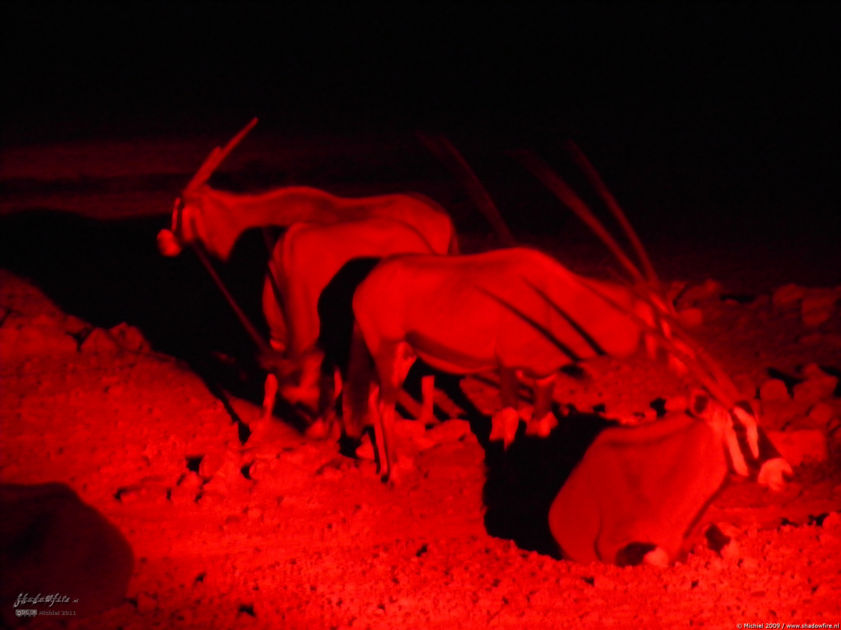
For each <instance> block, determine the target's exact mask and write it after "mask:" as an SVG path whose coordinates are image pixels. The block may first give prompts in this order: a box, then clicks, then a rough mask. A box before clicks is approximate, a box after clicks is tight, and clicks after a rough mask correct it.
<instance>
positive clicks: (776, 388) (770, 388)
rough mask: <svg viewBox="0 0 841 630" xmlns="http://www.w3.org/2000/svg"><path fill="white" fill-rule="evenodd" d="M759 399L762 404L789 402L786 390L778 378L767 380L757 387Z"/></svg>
mask: <svg viewBox="0 0 841 630" xmlns="http://www.w3.org/2000/svg"><path fill="white" fill-rule="evenodd" d="M759 399H760V400H761V401H762V402H771V401H775V402H776V401H784V400H789V399H790V396H789V395H788V388H787V387H786V384H785V383H784V382H783V381H782V380H781V379H779V378H769V379H768V380H767V381H765V382H764V383H762V385H761V386H760V387H759Z"/></svg>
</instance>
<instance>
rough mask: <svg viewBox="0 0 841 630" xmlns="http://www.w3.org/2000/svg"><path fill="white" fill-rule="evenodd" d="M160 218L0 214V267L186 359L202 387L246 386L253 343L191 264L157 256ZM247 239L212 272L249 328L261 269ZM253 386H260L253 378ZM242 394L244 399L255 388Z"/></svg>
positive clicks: (186, 257)
mask: <svg viewBox="0 0 841 630" xmlns="http://www.w3.org/2000/svg"><path fill="white" fill-rule="evenodd" d="M165 223H166V218H164V217H150V218H137V219H129V220H121V221H97V220H93V219H88V218H84V217H81V216H78V215H75V214H70V213H67V212H58V211H50V210H28V211H26V212H21V213H17V214H10V215H6V216H3V217H0V267H3V268H5V269H8V270H10V271H12V272H14V273H16V274H18V275H20V276H23V277H25V278H27V279H29V280H30V281H32V282H33V283H34V284H35V285H37V286H38V287H39V288H40V289H41V290H43V291H44V292H45V293H46V294H47V296H48V297H49V298H50V299H51V300H53V301H54V302H55V303H56V304H57V306H58V307H59V308H60V309H61V310H62V311H64V312H66V313H69V314H72V315H75V316H77V317H80V318H82V319H84V320H86V321H88V322H90V323H91V324H93V325H95V326H99V327H103V328H110V327H112V326H115V325H117V324H119V323H121V322H126V323H128V324H130V325H132V326H135V327H137V328H138V329H140V331H141V332H142V333H143V335H144V337H145V338H146V339H147V340H148V341H149V343H150V344H151V346H152V348H153V349H154V350H157V351H160V352H165V353H167V354H170V355H172V356H175V357H178V358H180V359H183V360H185V361H187V362H188V363H189V364H190V366H191V367H192V368H193V369H195V371H196V372H197V373H198V374H199V375H200V376H202V378H204V379H205V380H206V381H208V380H209V381H210V382H211V383H222V384H224V386H225V387H226V388H229V389H231V390H232V391H237V389H242V387H243V385H245V384H247V383H249V382H250V381H253V379H251V378H244V376H245V374H243V371H245V372H250V371H252V370H255V369H256V362H255V360H254V358H255V352H254V345H253V343H252V342H251V340H250V339H249V338H248V336H247V335H246V333H245V332H244V330H243V328H242V326H241V325H240V324H239V322H238V321H237V319H236V318H235V316H234V315H233V312H232V310H231V308H230V307H229V306H228V304H227V303H226V302H225V301H224V299H223V298H222V296H221V294H220V293H219V291H218V290H217V288H216V287H215V286H214V284H213V283H212V281H211V279H210V277H209V276H208V274H207V272H206V271H205V270H204V269H203V268H202V267H201V265H200V263H199V261H198V260H197V258H196V257H195V256H194V255H193V254H192V253H191V252H189V251H186V252H184V253H183V254H182V255H181V256H179V257H177V258H164V257H163V256H161V255H160V254H159V253H158V250H157V246H156V235H157V232H158V230H159V229H160V228H161V227H164V225H165ZM266 256H267V254H266V252H265V247H264V246H263V245H262V243H261V242H260V239H259V235H257V234H253V235H252V234H246V235H245V236H244V237H243V239H242V242H241V243H240V244H238V245H237V247H236V249H235V250H234V252H233V254H232V257H231V260H230V261H229V262H228V263H226V264H225V265H217V268H218V270H219V274H220V275H221V276H222V278H223V280H224V281H225V282H226V284H227V285H228V287H229V288H230V290H231V292H232V293H233V294H234V295H235V297H236V299H237V300H238V301H239V302H240V304H241V306H242V307H243V309H244V310H245V311H246V313H247V314H248V316H249V317H250V318H251V319H252V321H253V322H254V323H255V325H256V326H257V327H258V329H260V330H262V329H263V328H264V324H263V320H262V315H261V310H260V295H261V284H262V281H263V273H264V270H265V264H266ZM258 382H259V383H260V384H261V381H258ZM251 394H252V395H251V396H248V397H249V398H251V397H254V396H255V395H259V394H256V393H255V392H252V393H251Z"/></svg>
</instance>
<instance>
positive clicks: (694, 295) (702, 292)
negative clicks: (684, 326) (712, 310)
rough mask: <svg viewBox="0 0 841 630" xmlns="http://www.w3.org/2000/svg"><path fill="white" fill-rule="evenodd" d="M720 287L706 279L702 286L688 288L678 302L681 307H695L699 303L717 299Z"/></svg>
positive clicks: (713, 281)
mask: <svg viewBox="0 0 841 630" xmlns="http://www.w3.org/2000/svg"><path fill="white" fill-rule="evenodd" d="M721 291H722V286H721V283H720V282H717V281H716V280H713V279H712V278H707V279H706V280H705V281H704V282H703V283H702V284H698V285H695V286H693V287H690V288H688V289H687V290H686V291H684V292H683V293H681V295H680V298H679V300H678V301H679V302H680V304H681V306H687V307H690V306H695V305H696V304H698V303H699V302H704V301H707V300H711V299H713V298H716V297H718V296H719V295H720V294H721Z"/></svg>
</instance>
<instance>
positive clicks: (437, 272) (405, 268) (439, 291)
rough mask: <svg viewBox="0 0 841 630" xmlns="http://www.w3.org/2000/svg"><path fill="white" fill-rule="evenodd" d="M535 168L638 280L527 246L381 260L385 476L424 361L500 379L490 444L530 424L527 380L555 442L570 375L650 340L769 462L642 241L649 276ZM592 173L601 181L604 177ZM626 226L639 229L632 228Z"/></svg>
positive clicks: (372, 297)
mask: <svg viewBox="0 0 841 630" xmlns="http://www.w3.org/2000/svg"><path fill="white" fill-rule="evenodd" d="M526 161H527V162H529V161H528V160H526ZM530 165H531V166H532V167H533V170H535V172H536V173H537V174H538V175H539V176H541V178H542V179H543V180H544V183H547V184H548V185H549V186H550V188H551V189H552V190H553V191H554V192H556V193H557V194H559V196H560V197H561V198H562V199H563V200H564V201H565V202H566V203H567V204H568V205H570V206H572V207H573V208H574V209H575V210H576V211H577V212H579V214H581V215H582V216H583V217H584V218H585V219H586V220H587V221H588V222H590V224H591V226H592V227H593V228H594V230H595V231H596V232H597V234H599V235H600V236H601V237H602V238H603V240H605V242H606V243H607V244H608V246H610V247H611V249H612V251H613V252H614V254H616V256H617V258H619V260H620V261H621V262H622V264H623V266H625V267H626V269H628V271H629V272H630V273H631V275H632V278H633V279H634V282H633V283H618V282H606V281H602V280H595V279H591V278H585V277H582V276H579V275H577V274H574V273H573V272H571V271H570V270H568V269H567V268H566V267H564V266H563V265H562V264H560V263H559V262H558V261H557V260H555V259H554V258H552V257H550V256H548V255H545V254H543V253H541V252H538V251H536V250H533V249H528V248H512V249H505V250H499V251H496V252H488V253H484V254H476V255H471V256H453V257H434V256H423V255H404V256H397V257H394V258H391V259H388V260H384V261H383V262H381V263H380V264H379V265H378V266H377V267H376V268H375V269H374V270H373V271H372V272H371V274H370V275H369V276H368V277H367V278H366V279H365V280H364V281H363V282H362V283H361V284H360V286H359V288H358V289H357V292H356V294H355V296H354V299H353V311H354V317H355V319H356V340H355V342H354V347H355V348H360V347H363V346H364V347H366V348H367V350H368V352H370V355H371V356H372V357H373V367H374V371H375V373H376V381H377V382H378V387H379V394H378V396H377V413H375V414H373V416H374V418H375V433H376V438H377V439H376V442H377V452H378V456H379V461H380V472H381V475H382V476H383V478H384V479H386V478H388V477H389V475H390V474H391V473H392V472H393V464H394V462H395V450H394V449H395V444H394V438H393V425H394V416H395V410H394V402H395V396H396V392H397V391H398V389H399V387H400V385H401V383H402V379H403V378H404V377H405V375H406V372H407V371H408V367H409V366H410V365H411V363H412V362H413V361H414V360H415V358H416V357H418V356H419V357H421V358H423V359H424V361H426V362H427V363H429V364H430V365H432V366H433V367H436V368H438V369H441V370H443V371H446V372H450V373H455V374H469V373H475V372H480V371H485V370H498V371H499V372H500V381H501V383H502V387H501V392H500V393H501V403H502V404H501V408H500V410H499V411H498V412H496V413H495V414H494V416H493V419H492V429H491V438H492V439H493V438H501V439H503V440H504V442H505V443H506V444H507V443H508V442H509V441H510V440H511V439H513V437H514V434H515V433H516V429H517V425H518V422H519V420H518V416H517V411H516V399H515V395H514V392H515V385H516V374H517V372H520V373H522V374H524V375H525V376H527V377H530V378H534V379H536V380H537V382H538V385H539V387H538V391H537V392H536V395H535V409H534V414H533V417H532V421H531V424H532V425H533V427H534V430H535V431H536V432H538V433H542V434H546V433H547V432H548V431H550V430H551V428H552V424H553V422H554V421H555V420H554V417H553V416H552V415H551V411H550V409H549V403H550V402H551V383H552V379H553V378H554V375H555V374H556V373H557V371H558V370H559V368H561V367H563V366H565V365H568V364H571V363H574V362H577V361H580V360H583V359H587V358H589V357H593V356H595V355H598V354H609V355H612V356H616V357H625V356H628V355H630V354H632V353H633V352H634V351H635V350H636V349H637V348H638V347H639V346H640V345H641V343H642V344H644V345H645V346H646V348H647V349H648V350H649V353H650V354H655V353H657V352H658V350H662V351H663V352H664V353H665V354H666V356H667V357H668V359H669V362H670V364H671V365H672V366H673V367H675V368H676V369H679V370H681V371H684V372H685V371H687V370H688V371H689V372H691V374H692V375H693V376H694V377H695V378H696V379H698V380H700V381H701V383H702V384H703V385H704V386H705V387H706V388H707V390H708V391H709V392H710V393H711V394H712V395H713V397H714V398H715V399H716V400H717V401H718V402H720V403H721V404H722V405H724V406H725V407H726V408H727V409H730V410H731V412H732V413H733V415H734V417H735V418H736V419H737V420H738V421H739V422H741V423H742V424H743V425H744V427H745V429H746V431H747V440H748V443H749V446H750V450H751V453H752V456H753V457H758V456H759V446H758V441H759V438H758V431H757V423H756V418H755V414H754V413H752V412H751V411H749V410H751V408H750V407H749V406H747V405H737V404H736V403H737V401H738V400H739V392H738V390H737V389H736V387H735V386H734V385H733V383H732V381H730V379H729V378H727V376H726V375H725V374H724V373H723V372H722V371H721V370H720V369H719V368H718V366H717V365H716V364H715V362H714V361H712V359H711V358H709V356H708V355H707V354H706V353H704V352H703V350H702V349H701V348H700V347H699V346H698V345H697V344H696V343H695V342H694V341H693V340H691V339H690V338H689V337H688V336H687V335H686V334H685V333H683V332H682V331H681V330H680V327H679V325H678V323H677V321H676V319H675V318H674V317H672V315H673V309H672V308H671V307H670V305H669V303H668V301H667V300H666V299H665V297H664V296H663V295H662V294H661V292H660V290H659V282H658V280H657V278H656V276H654V274H653V269H652V268H651V265H650V263H648V258H647V256H646V255H645V253H644V250H643V249H642V246H641V245H639V241H638V240H637V239H636V238H632V239H631V240H632V241H633V242H634V243H635V244H636V247H637V249H638V253H639V254H640V257H641V258H642V260H643V261H644V263H643V264H644V268H645V269H646V271H647V274H646V275H644V274H643V273H642V272H641V271H640V270H639V269H638V268H637V267H636V266H635V265H634V264H633V263H632V262H631V260H630V259H629V258H628V257H627V256H626V255H625V254H624V252H622V251H621V248H619V247H618V245H616V243H615V242H614V241H613V240H612V239H610V238H609V236H608V235H607V233H606V231H605V230H604V228H603V227H602V226H601V224H600V223H598V221H597V220H596V219H595V216H593V215H592V213H591V212H590V211H589V209H587V207H586V206H585V205H584V204H583V203H582V202H581V201H580V200H579V199H578V198H577V197H576V196H574V193H572V192H571V191H570V190H569V188H568V187H566V186H565V184H563V182H562V181H561V180H560V178H557V176H554V174H552V175H553V176H552V177H549V171H548V169H546V168H545V167H544V166H543V165H542V164H540V163H537V162H535V161H534V160H531V161H530ZM587 166H589V163H587ZM585 170H587V169H585ZM587 173H588V175H590V176H591V180H593V181H594V182H596V183H598V184H600V183H601V182H600V181H597V176H595V171H593V170H589V171H587ZM599 188H600V192H602V194H603V196H604V197H605V198H606V200H607V201H608V205H609V206H610V207H611V209H612V210H614V212H617V213H621V210H619V208H618V205H616V203H615V200H613V198H612V197H608V196H607V195H605V194H604V193H605V191H606V189H605V188H604V187H603V185H602V186H600V187H599ZM623 218H624V215H623ZM623 225H625V226H626V230H628V231H629V233H630V232H632V231H631V230H630V226H628V225H627V221H624V222H623ZM634 237H635V235H634ZM369 369H370V365H369V364H368V363H367V362H366V360H365V353H364V352H362V351H361V350H356V351H354V352H353V354H352V357H351V369H350V372H351V374H350V376H349V379H350V382H349V384H348V386H349V387H354V388H360V389H364V388H365V387H366V386H367V383H368V380H369V379H370V377H369V376H368V375H367V374H366V370H369ZM362 398H363V396H362V394H361V393H357V394H355V395H354V399H356V400H361V399H362ZM350 424H353V422H351V423H350ZM784 470H785V466H783V465H781V466H780V467H778V468H776V473H775V475H772V477H773V481H772V483H773V482H775V481H778V478H781V476H782V473H783V471H784ZM769 474H770V473H769Z"/></svg>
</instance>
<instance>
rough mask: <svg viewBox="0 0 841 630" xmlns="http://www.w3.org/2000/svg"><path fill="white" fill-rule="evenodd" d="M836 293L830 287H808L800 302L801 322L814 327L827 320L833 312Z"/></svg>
mask: <svg viewBox="0 0 841 630" xmlns="http://www.w3.org/2000/svg"><path fill="white" fill-rule="evenodd" d="M838 297H839V296H838V293H837V292H836V291H834V290H832V289H810V290H809V292H808V293H807V294H806V296H805V297H804V298H803V300H802V301H801V302H800V318H801V319H802V320H803V324H804V325H806V326H809V327H810V328H814V327H815V326H820V325H821V324H823V323H824V322H825V321H827V320H829V318H830V317H832V315H833V313H834V312H835V303H836V302H837V301H838Z"/></svg>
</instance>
